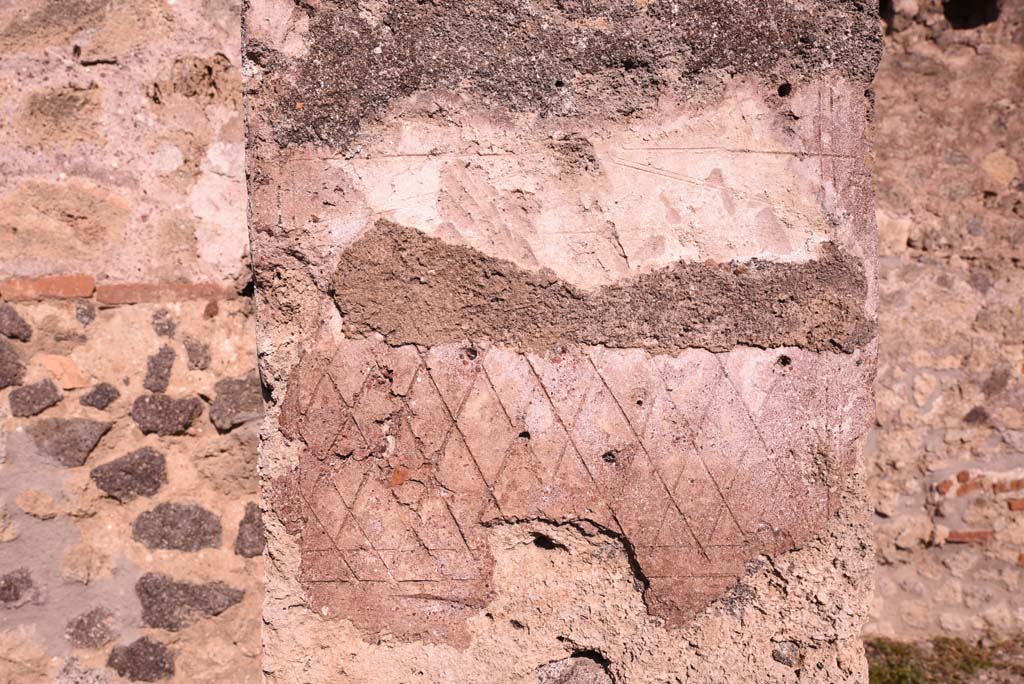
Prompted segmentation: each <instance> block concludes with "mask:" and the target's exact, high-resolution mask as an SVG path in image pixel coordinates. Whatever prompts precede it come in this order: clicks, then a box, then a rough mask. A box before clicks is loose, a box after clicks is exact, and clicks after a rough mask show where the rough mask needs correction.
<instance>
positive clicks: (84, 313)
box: [75, 299, 96, 325]
mask: <svg viewBox="0 0 1024 684" xmlns="http://www.w3.org/2000/svg"><path fill="white" fill-rule="evenodd" d="M75 319H76V320H77V321H78V322H79V323H81V324H82V325H89V324H90V323H92V322H93V321H95V320H96V306H95V305H93V303H92V302H89V301H86V300H84V299H81V300H79V301H77V302H75Z"/></svg>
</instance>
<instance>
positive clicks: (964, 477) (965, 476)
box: [956, 470, 971, 483]
mask: <svg viewBox="0 0 1024 684" xmlns="http://www.w3.org/2000/svg"><path fill="white" fill-rule="evenodd" d="M970 479H971V474H970V473H969V472H967V471H966V470H961V471H960V472H959V473H957V474H956V481H957V482H961V483H963V482H967V481H968V480H970Z"/></svg>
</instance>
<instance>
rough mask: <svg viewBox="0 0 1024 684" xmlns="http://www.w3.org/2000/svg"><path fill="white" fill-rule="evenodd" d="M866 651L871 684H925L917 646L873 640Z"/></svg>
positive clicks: (885, 640)
mask: <svg viewBox="0 0 1024 684" xmlns="http://www.w3.org/2000/svg"><path fill="white" fill-rule="evenodd" d="M866 649H867V655H868V665H869V668H870V673H871V674H870V682H871V684H926V682H927V680H926V679H925V672H924V666H923V665H922V663H921V659H920V654H919V653H918V647H917V646H915V645H913V644H904V643H901V642H899V641H890V640H888V639H875V640H873V641H869V642H868V643H867V644H866Z"/></svg>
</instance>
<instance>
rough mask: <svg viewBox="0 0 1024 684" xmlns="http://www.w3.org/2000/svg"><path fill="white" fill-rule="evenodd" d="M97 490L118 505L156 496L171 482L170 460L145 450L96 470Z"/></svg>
mask: <svg viewBox="0 0 1024 684" xmlns="http://www.w3.org/2000/svg"><path fill="white" fill-rule="evenodd" d="M89 476H90V477H91V478H92V480H93V482H95V483H96V486H97V487H99V488H100V489H101V490H103V492H104V493H105V494H107V495H108V496H112V497H114V498H115V499H117V500H118V501H121V502H125V501H131V500H132V499H134V498H135V497H137V496H153V495H154V494H156V493H157V491H159V489H160V487H161V486H163V485H164V484H166V482H167V460H166V459H165V458H164V455H163V454H161V453H160V452H159V451H157V450H156V449H153V448H151V447H143V448H141V449H138V450H137V451H133V452H131V453H130V454H125V455H124V456H122V457H121V458H117V459H114V460H113V461H111V462H110V463H104V464H103V465H101V466H97V467H96V468H93V469H92V472H91V473H90V474H89Z"/></svg>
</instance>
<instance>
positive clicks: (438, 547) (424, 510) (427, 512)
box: [413, 493, 468, 551]
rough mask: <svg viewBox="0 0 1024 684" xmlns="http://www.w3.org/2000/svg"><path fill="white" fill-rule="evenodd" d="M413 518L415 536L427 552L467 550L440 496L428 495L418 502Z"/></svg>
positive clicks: (445, 503)
mask: <svg viewBox="0 0 1024 684" xmlns="http://www.w3.org/2000/svg"><path fill="white" fill-rule="evenodd" d="M415 516H416V519H415V522H414V523H413V525H414V528H415V532H416V536H417V537H418V538H419V539H420V540H421V541H422V542H423V544H424V545H425V546H426V547H427V548H428V549H429V550H431V551H465V550H468V547H467V546H466V543H465V541H464V540H463V538H462V532H461V531H460V530H459V525H458V523H457V522H456V520H455V518H454V517H453V515H452V513H451V511H450V510H449V509H448V504H447V502H446V501H445V500H444V498H443V497H442V496H441V495H440V494H436V493H435V494H432V495H428V496H426V497H425V498H424V499H423V500H422V501H420V502H419V506H418V509H417V510H416V511H415Z"/></svg>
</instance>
